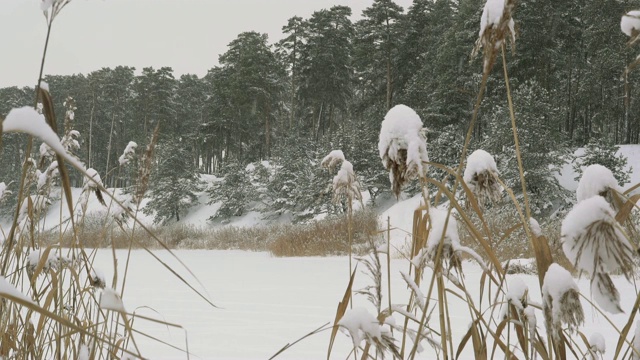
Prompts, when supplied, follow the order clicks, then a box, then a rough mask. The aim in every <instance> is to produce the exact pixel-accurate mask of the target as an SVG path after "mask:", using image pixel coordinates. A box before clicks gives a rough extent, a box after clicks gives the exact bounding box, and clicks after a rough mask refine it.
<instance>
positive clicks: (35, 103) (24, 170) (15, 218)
mask: <svg viewBox="0 0 640 360" xmlns="http://www.w3.org/2000/svg"><path fill="white" fill-rule="evenodd" d="M52 25H53V16H52V18H51V20H50V21H48V22H47V37H46V38H45V41H44V50H43V51H42V60H41V61H40V73H39V74H38V83H37V84H36V87H35V90H36V91H35V99H34V101H33V107H34V108H37V107H38V94H39V89H40V83H41V82H42V74H43V72H44V63H45V60H46V58H47V49H48V48H49V37H50V35H51V26H52ZM32 149H33V137H32V136H31V135H29V137H28V138H27V149H26V151H25V154H26V156H27V159H28V157H29V155H30V154H31V150H32ZM28 168H29V163H28V162H27V160H26V159H25V161H24V163H23V164H22V177H21V178H20V186H19V188H18V198H17V201H18V205H17V206H16V211H15V214H14V216H13V222H12V223H11V230H10V231H9V236H8V237H7V241H6V243H7V248H6V249H5V250H6V254H5V258H4V260H3V261H2V271H1V272H0V275H3V276H4V275H5V273H6V271H7V265H8V264H9V254H10V253H11V249H12V248H13V243H14V239H13V238H14V236H15V233H16V227H17V226H18V217H19V216H20V207H21V203H22V197H23V196H24V191H25V189H24V187H25V186H24V185H25V181H26V178H27V169H28Z"/></svg>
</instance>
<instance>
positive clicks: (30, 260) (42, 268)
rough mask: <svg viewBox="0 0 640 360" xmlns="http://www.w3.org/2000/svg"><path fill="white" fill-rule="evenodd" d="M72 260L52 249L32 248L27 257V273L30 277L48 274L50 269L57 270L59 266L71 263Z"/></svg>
mask: <svg viewBox="0 0 640 360" xmlns="http://www.w3.org/2000/svg"><path fill="white" fill-rule="evenodd" d="M72 263H73V261H72V260H71V259H69V258H67V257H64V256H60V255H58V254H57V253H56V252H55V250H54V249H51V248H49V249H48V250H42V249H36V250H32V251H31V252H30V253H29V256H28V257H27V273H28V274H29V276H30V277H33V276H34V275H35V272H36V270H38V275H41V274H48V273H49V271H50V270H58V269H59V268H60V267H61V266H68V265H71V264H72Z"/></svg>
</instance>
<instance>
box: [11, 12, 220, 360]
mask: <svg viewBox="0 0 640 360" xmlns="http://www.w3.org/2000/svg"><path fill="white" fill-rule="evenodd" d="M69 3H70V0H58V1H43V2H42V4H41V6H42V11H43V13H44V15H45V20H46V24H47V38H46V39H47V40H46V42H45V45H44V50H43V56H42V62H41V67H40V74H39V76H38V82H37V85H36V94H35V96H34V103H33V107H23V108H15V109H12V110H11V111H10V112H9V114H8V115H7V117H6V119H0V124H1V126H0V130H1V131H0V133H7V132H17V133H24V134H25V135H24V136H26V137H27V146H26V148H25V149H24V152H23V153H24V154H25V158H24V159H23V167H22V172H21V174H20V181H19V182H18V183H14V184H10V186H11V188H10V189H8V190H9V191H13V192H15V193H16V194H17V205H16V208H15V211H14V213H13V218H12V223H11V225H10V228H8V229H2V234H3V235H4V236H3V237H4V241H2V243H1V244H0V246H1V248H0V358H2V359H18V360H20V359H121V358H144V353H143V351H142V349H140V348H139V347H138V341H137V339H140V338H141V337H148V336H153V335H151V334H145V333H143V332H140V331H138V330H137V329H136V325H135V324H139V323H140V322H146V321H151V322H155V323H160V324H163V325H165V326H167V327H174V328H180V326H179V325H176V324H171V323H167V322H166V321H164V320H162V319H154V318H148V317H143V316H140V315H136V314H134V313H132V312H131V310H133V309H128V308H127V307H126V303H127V301H126V291H125V290H126V279H127V275H128V264H129V261H131V259H130V253H129V255H127V256H126V258H117V257H116V253H115V251H113V264H114V269H113V270H114V272H115V273H116V275H114V276H113V278H105V277H104V275H103V271H102V270H103V269H98V268H96V267H94V257H95V252H93V251H90V250H89V249H88V247H89V246H90V245H93V242H94V241H95V239H94V237H93V236H89V234H85V233H84V232H83V229H84V226H85V220H86V219H85V211H84V210H85V209H86V206H83V205H86V199H87V197H89V196H97V197H98V198H99V199H100V200H101V203H103V204H105V205H106V202H109V203H111V204H112V205H110V206H113V207H117V208H118V209H121V210H120V211H118V212H117V213H118V217H117V218H116V219H113V221H111V222H105V223H104V224H105V225H104V227H103V228H102V229H99V230H96V231H97V232H98V233H100V232H101V233H104V234H105V235H102V236H97V238H98V239H101V238H105V237H106V236H107V235H106V234H107V232H110V231H112V230H113V229H112V228H111V225H110V224H111V223H117V224H118V226H119V227H120V229H121V230H122V232H123V238H122V239H121V240H119V242H121V243H128V244H129V246H128V248H129V249H131V248H133V247H140V248H143V249H146V250H148V249H149V243H152V244H153V245H154V247H156V248H160V249H162V250H163V251H167V252H168V253H169V255H170V256H174V257H175V255H174V254H173V253H172V252H171V250H170V249H169V247H168V246H167V244H165V243H164V242H163V241H162V240H161V239H159V238H158V237H157V236H155V235H153V233H151V232H149V231H148V229H147V228H146V227H145V226H144V225H143V224H141V223H140V222H139V221H138V220H137V219H136V216H135V213H136V208H137V207H138V206H139V201H135V200H136V199H135V197H134V198H131V199H129V200H127V201H125V200H123V199H116V198H114V197H113V195H112V194H110V193H109V192H108V191H106V189H105V188H104V187H103V186H102V183H101V181H100V175H99V174H98V173H97V172H96V171H95V170H93V169H86V168H85V167H84V166H83V164H82V163H81V162H80V161H78V159H77V158H75V157H74V156H73V151H74V150H75V149H76V148H77V144H78V143H77V140H76V139H77V137H78V136H79V134H78V132H77V131H74V130H73V128H72V124H71V122H72V120H73V117H74V116H73V111H74V110H75V108H74V106H73V102H72V99H67V101H66V103H65V106H66V113H65V116H64V118H65V135H64V136H63V137H62V139H60V138H58V136H57V135H56V133H55V131H56V129H57V125H56V124H57V123H56V121H57V120H56V119H57V118H58V115H60V114H56V113H55V111H54V106H53V103H54V102H53V98H54V97H55V96H56V94H55V89H52V90H53V91H51V92H50V91H49V88H48V85H47V84H45V83H44V82H42V73H43V68H44V64H45V60H46V53H47V47H48V44H49V38H50V36H51V34H52V29H53V25H54V23H55V22H56V21H55V20H56V19H57V16H58V15H59V14H60V12H61V11H62V10H63V9H64V8H65V7H66V6H67V5H68V4H69ZM38 109H41V113H40V112H39V110H38ZM157 135H158V134H157V132H156V133H155V134H154V136H153V137H152V138H151V140H150V142H149V144H148V146H147V151H146V152H145V154H146V155H147V156H151V155H152V154H153V148H154V146H155V143H156V141H157ZM36 144H39V146H40V148H39V149H40V151H39V156H38V155H35V154H34V153H37V152H35V151H33V150H34V148H35V147H36V146H37V145H36ZM0 145H1V143H0ZM32 154H34V155H32ZM150 170H151V160H150V159H149V161H147V162H143V165H142V168H141V170H140V174H141V176H140V177H139V179H138V182H137V184H138V186H137V187H136V191H135V192H134V193H135V194H137V195H138V196H139V198H140V197H141V196H142V195H143V194H144V191H146V185H145V184H146V183H147V179H148V176H145V175H146V174H148V173H149V171H150ZM69 171H78V172H79V173H81V174H82V175H83V176H84V177H85V192H84V193H83V195H82V196H80V198H79V199H74V198H73V195H72V193H71V185H70V181H69ZM54 183H59V187H60V188H61V189H62V198H63V200H62V201H61V204H62V205H61V206H64V207H65V208H66V210H68V211H69V213H70V214H74V215H73V216H72V217H71V219H69V221H66V222H65V221H62V219H60V224H59V226H57V227H56V230H55V231H52V232H48V233H45V232H44V231H43V230H42V228H41V226H40V223H39V219H40V216H41V215H42V214H44V213H46V211H47V209H48V207H49V206H50V201H49V198H50V197H51V190H52V188H53V185H54ZM2 185H3V189H2V193H3V194H6V190H7V189H6V186H5V184H2ZM140 230H142V231H145V232H146V233H147V234H148V236H149V237H150V240H148V241H145V242H140V243H138V242H137V240H138V239H137V237H135V236H132V234H135V233H136V231H140ZM110 246H111V247H112V248H113V249H115V246H114V245H113V242H112V243H111V244H110ZM150 253H151V252H150ZM151 254H152V255H153V253H151ZM156 259H157V260H158V261H160V262H161V261H162V260H160V259H159V258H158V257H156ZM176 259H177V258H176ZM118 262H120V263H126V264H127V265H126V268H125V270H124V272H123V273H118V272H117V270H116V264H117V263H118ZM178 263H179V264H180V265H179V266H180V267H183V269H180V270H181V271H183V272H184V271H186V272H187V273H188V274H189V275H190V276H189V277H188V278H185V277H179V276H178V275H177V272H176V271H175V269H171V268H170V267H169V266H168V265H167V268H168V271H167V272H166V274H165V275H166V276H168V277H172V276H176V278H177V279H178V281H180V282H182V283H183V284H184V286H185V288H186V289H187V290H188V291H192V292H193V294H194V296H196V297H199V298H201V299H202V301H205V302H207V303H209V304H210V305H211V306H214V304H213V303H212V302H211V300H210V299H209V298H208V296H206V295H204V294H205V293H206V292H205V291H204V289H202V287H201V286H200V284H199V282H198V280H197V278H196V277H195V276H194V275H193V273H191V272H190V271H189V269H188V268H187V267H186V265H185V264H184V263H182V262H181V261H179V259H178ZM185 339H186V333H185ZM159 346H172V345H169V344H163V343H162V342H160V341H159ZM182 350H184V351H185V357H187V358H188V357H189V355H188V342H187V341H186V340H185V343H184V346H183V347H182Z"/></svg>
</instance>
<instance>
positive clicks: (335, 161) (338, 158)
mask: <svg viewBox="0 0 640 360" xmlns="http://www.w3.org/2000/svg"><path fill="white" fill-rule="evenodd" d="M344 160H345V158H344V153H342V150H331V152H330V153H329V155H327V156H325V157H324V159H322V162H321V163H320V165H322V167H323V168H326V169H329V170H333V168H335V167H336V166H338V165H340V164H341V163H342V162H343V161H344Z"/></svg>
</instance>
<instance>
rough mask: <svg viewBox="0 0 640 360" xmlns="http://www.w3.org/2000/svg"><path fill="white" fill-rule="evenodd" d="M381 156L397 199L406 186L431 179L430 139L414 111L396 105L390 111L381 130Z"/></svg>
mask: <svg viewBox="0 0 640 360" xmlns="http://www.w3.org/2000/svg"><path fill="white" fill-rule="evenodd" d="M378 152H379V154H380V159H382V164H383V165H384V167H385V168H386V169H387V170H389V180H390V181H391V186H392V189H393V192H394V194H395V195H396V197H398V196H399V195H400V191H401V190H402V187H403V186H404V184H405V183H407V182H408V181H411V180H415V179H418V178H423V177H425V176H426V175H427V165H426V163H427V162H428V161H429V156H428V154H427V138H426V135H425V129H424V128H423V127H422V120H420V116H418V114H416V112H415V111H414V110H413V109H411V108H410V107H408V106H405V105H396V106H394V107H393V108H391V110H389V112H388V113H387V115H386V116H385V117H384V121H383V122H382V127H381V128H380V140H379V142H378Z"/></svg>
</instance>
